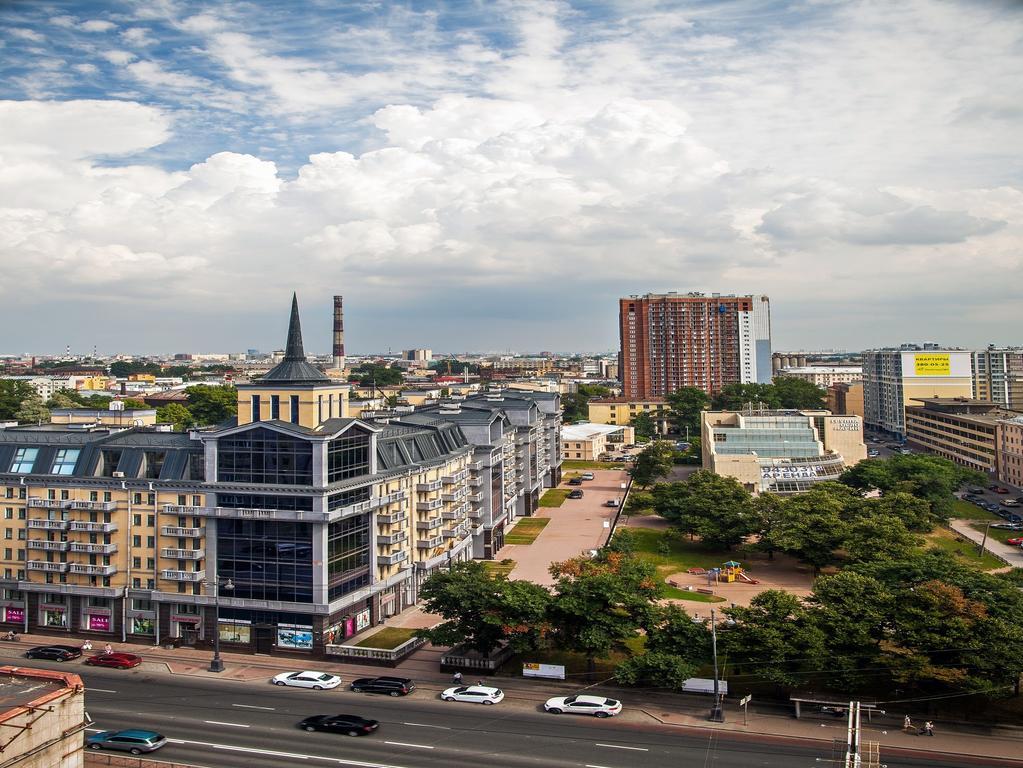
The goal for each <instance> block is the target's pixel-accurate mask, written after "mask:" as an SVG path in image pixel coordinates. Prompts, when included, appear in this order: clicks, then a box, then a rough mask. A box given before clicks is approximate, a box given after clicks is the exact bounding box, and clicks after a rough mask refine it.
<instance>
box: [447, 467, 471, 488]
mask: <svg viewBox="0 0 1023 768" xmlns="http://www.w3.org/2000/svg"><path fill="white" fill-rule="evenodd" d="M468 476H469V470H468V469H460V470H459V471H458V472H455V473H454V474H453V475H444V476H443V477H442V478H441V480H442V481H443V483H444V485H454V484H455V483H460V482H462V481H463V480H465V478H467V477H468Z"/></svg>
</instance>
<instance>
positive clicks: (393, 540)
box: [377, 531, 408, 547]
mask: <svg viewBox="0 0 1023 768" xmlns="http://www.w3.org/2000/svg"><path fill="white" fill-rule="evenodd" d="M407 538H408V531H398V532H397V533H389V534H387V535H386V536H385V535H383V534H378V535H377V544H379V545H380V546H382V547H388V546H391V545H392V544H400V543H401V542H403V541H405V540H406V539H407Z"/></svg>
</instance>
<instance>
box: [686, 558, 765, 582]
mask: <svg viewBox="0 0 1023 768" xmlns="http://www.w3.org/2000/svg"><path fill="white" fill-rule="evenodd" d="M689 573H692V574H700V575H706V576H707V586H708V587H709V586H710V585H711V584H714V583H715V582H717V583H722V582H724V583H726V584H731V583H732V582H733V581H745V582H746V583H747V584H759V583H760V582H759V581H757V580H756V579H754V578H751V577H750V575H749V574H748V573H746V569H745V568H743V567H742V563H739V562H736V561H735V560H729V561H728V562H727V563H722V564H721V567H720V568H711V569H710V570H709V571H705V570H704V569H703V568H690V569H689Z"/></svg>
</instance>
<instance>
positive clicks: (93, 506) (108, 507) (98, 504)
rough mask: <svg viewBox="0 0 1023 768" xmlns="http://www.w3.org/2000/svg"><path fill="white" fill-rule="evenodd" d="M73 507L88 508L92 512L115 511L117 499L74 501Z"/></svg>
mask: <svg viewBox="0 0 1023 768" xmlns="http://www.w3.org/2000/svg"><path fill="white" fill-rule="evenodd" d="M71 509H87V510H89V511H90V512H113V511H114V510H115V509H117V502H116V501H72V502H71Z"/></svg>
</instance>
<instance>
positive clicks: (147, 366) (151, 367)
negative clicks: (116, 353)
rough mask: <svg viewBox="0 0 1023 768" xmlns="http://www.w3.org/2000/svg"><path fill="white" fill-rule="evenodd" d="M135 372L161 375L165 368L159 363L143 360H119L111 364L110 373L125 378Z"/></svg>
mask: <svg viewBox="0 0 1023 768" xmlns="http://www.w3.org/2000/svg"><path fill="white" fill-rule="evenodd" d="M133 373H148V374H151V375H153V376H159V375H161V374H162V373H163V368H162V367H161V366H160V365H158V364H157V363H150V362H143V361H141V360H131V361H129V360H118V361H117V362H116V363H112V364H111V365H110V375H111V376H116V377H118V378H121V379H124V378H127V377H128V376H131V375H132V374H133Z"/></svg>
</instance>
